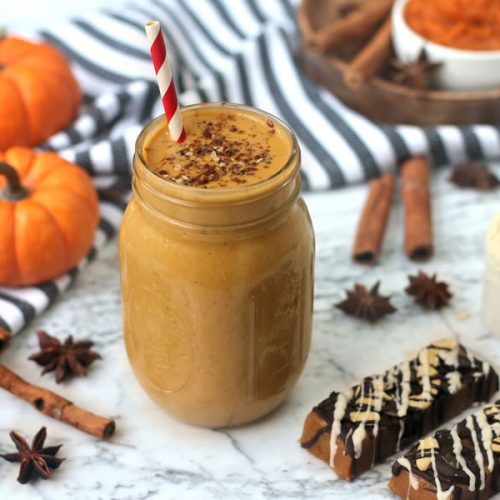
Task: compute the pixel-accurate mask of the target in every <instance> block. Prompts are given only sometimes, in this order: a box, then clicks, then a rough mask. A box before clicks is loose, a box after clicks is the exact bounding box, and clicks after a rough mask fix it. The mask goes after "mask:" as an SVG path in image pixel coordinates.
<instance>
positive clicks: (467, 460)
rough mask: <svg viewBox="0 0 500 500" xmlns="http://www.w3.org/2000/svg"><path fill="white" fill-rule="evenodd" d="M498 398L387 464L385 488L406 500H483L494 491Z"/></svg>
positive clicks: (499, 453) (499, 456)
mask: <svg viewBox="0 0 500 500" xmlns="http://www.w3.org/2000/svg"><path fill="white" fill-rule="evenodd" d="M499 472H500V401H497V402H496V403H495V404H490V405H487V406H485V407H484V408H482V409H481V410H479V411H478V412H476V413H474V414H473V415H470V416H469V417H467V418H466V419H464V420H462V421H461V422H459V423H458V424H457V425H455V426H454V427H453V428H452V429H443V430H439V431H437V432H436V433H435V434H434V436H430V437H427V438H425V439H422V440H421V441H419V442H418V443H417V444H416V445H414V446H413V447H412V448H411V449H410V450H409V451H408V452H407V453H405V454H404V456H403V457H402V458H400V459H399V460H397V461H396V462H395V463H394V465H393V466H392V473H393V477H392V479H391V481H390V483H389V488H391V490H392V491H393V492H394V493H396V495H399V496H400V497H401V498H407V499H410V500H420V499H425V500H427V499H428V500H431V499H437V500H459V499H460V500H478V499H480V500H483V499H486V498H490V497H491V496H493V495H494V494H495V493H498V492H499V491H500V475H499Z"/></svg>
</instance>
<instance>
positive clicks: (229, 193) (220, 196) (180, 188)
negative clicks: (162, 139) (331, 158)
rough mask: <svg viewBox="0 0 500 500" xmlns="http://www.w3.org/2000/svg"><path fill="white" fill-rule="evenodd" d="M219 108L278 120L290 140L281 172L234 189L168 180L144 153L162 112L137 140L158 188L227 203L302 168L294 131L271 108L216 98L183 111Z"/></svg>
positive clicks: (141, 159)
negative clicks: (148, 138) (264, 109)
mask: <svg viewBox="0 0 500 500" xmlns="http://www.w3.org/2000/svg"><path fill="white" fill-rule="evenodd" d="M219 107H224V108H225V109H233V110H235V111H245V112H248V113H251V114H254V115H259V116H262V117H263V118H265V119H269V120H272V121H273V122H277V123H278V124H279V125H280V126H281V127H282V129H283V130H284V131H285V133H286V134H287V136H288V138H289V140H290V153H289V155H288V157H287V159H286V161H285V162H284V164H283V166H282V167H281V168H280V169H279V170H278V171H277V172H275V173H274V174H273V175H271V176H269V177H268V178H266V179H263V180H261V181H259V182H256V183H254V184H248V185H241V186H237V187H234V188H217V189H206V188H202V187H196V186H186V185H183V184H176V183H173V182H171V181H168V180H166V179H164V178H163V177H162V176H161V175H159V174H158V173H156V172H154V171H153V170H151V169H149V168H148V166H147V162H146V160H145V158H144V154H143V152H144V143H145V140H146V138H147V136H148V134H149V133H151V130H152V129H153V128H154V127H156V126H158V124H159V123H160V122H162V121H163V120H165V115H164V114H162V115H160V116H157V117H156V118H154V119H153V120H151V121H150V122H149V123H148V124H147V125H146V126H145V127H144V128H143V130H142V131H141V132H140V134H139V135H138V137H137V140H136V143H135V155H136V156H137V158H138V160H139V162H140V164H141V165H142V166H143V167H144V169H145V170H146V172H147V175H150V176H153V178H154V179H155V182H154V183H155V185H156V186H157V187H160V186H161V187H162V188H165V190H166V191H168V193H167V192H165V193H164V194H168V195H170V196H173V197H176V198H180V199H185V200H191V201H194V200H195V199H202V200H203V202H204V203H210V202H214V203H217V202H218V201H225V202H227V201H228V199H231V198H233V197H234V198H239V199H242V195H243V194H245V195H246V196H244V197H243V198H245V199H246V198H255V197H259V196H258V195H259V194H263V193H265V192H268V190H265V189H264V190H263V187H265V186H269V187H270V190H272V185H273V184H277V186H276V187H278V186H279V185H281V183H277V180H279V179H280V178H281V177H283V182H286V179H287V178H292V177H293V174H294V173H295V170H298V168H299V167H300V161H297V158H298V155H300V148H299V145H298V141H297V138H296V136H295V134H294V132H293V131H292V129H291V128H290V127H289V126H288V125H287V124H286V123H285V122H284V121H283V120H281V119H280V118H277V117H276V116H274V115H272V114H271V113H268V112H267V111H263V110H261V109H259V108H255V107H253V106H247V105H245V104H236V103H228V102H225V101H213V102H203V103H196V104H191V105H188V106H183V107H182V108H181V111H190V110H197V109H210V108H219ZM294 167H295V168H294ZM134 170H135V167H134ZM136 173H137V172H136ZM286 173H289V175H284V174H286ZM161 191H163V189H161ZM255 195H257V196H255Z"/></svg>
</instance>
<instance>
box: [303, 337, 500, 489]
mask: <svg viewBox="0 0 500 500" xmlns="http://www.w3.org/2000/svg"><path fill="white" fill-rule="evenodd" d="M497 387H498V376H497V374H496V373H495V371H494V370H493V369H492V368H491V367H490V365H489V364H488V363H487V362H485V361H481V360H479V359H477V358H476V357H474V356H473V355H472V354H470V353H469V352H468V351H467V349H465V347H463V346H462V345H460V344H459V343H457V342H456V341H454V340H451V339H445V340H439V341H436V342H434V343H432V344H431V345H429V346H428V347H426V348H425V349H422V350H421V351H420V352H419V353H418V354H417V356H416V357H415V358H414V359H412V360H409V361H405V362H403V363H401V364H399V365H396V366H395V367H393V368H392V369H390V370H388V371H386V372H385V373H383V374H381V375H375V376H372V377H366V378H365V379H364V380H363V381H362V382H361V384H358V385H355V386H354V387H352V388H351V389H349V390H347V391H346V392H343V393H339V392H332V393H331V394H330V396H329V397H328V398H326V399H325V400H324V401H322V402H321V403H320V404H319V405H318V406H316V407H314V408H313V409H312V411H311V412H310V413H309V414H308V415H307V418H306V421H305V423H304V431H303V434H302V437H301V439H300V442H301V445H302V447H303V448H306V449H308V450H309V451H310V452H311V453H312V454H313V455H315V456H316V457H318V458H320V459H321V460H323V461H325V462H326V463H328V464H329V465H330V466H331V467H332V468H333V469H334V470H335V472H336V473H337V475H338V476H339V477H340V478H342V479H347V480H348V481H352V480H353V479H354V478H355V477H356V476H359V475H360V474H361V473H363V472H365V471H366V470H368V469H370V468H371V467H372V466H373V465H374V464H376V463H378V462H381V461H382V460H384V459H386V458H387V457H389V456H390V455H392V454H393V453H396V452H397V451H399V450H400V449H402V448H405V447H407V446H409V445H410V444H412V443H414V442H415V441H416V440H417V439H419V438H421V437H422V436H423V435H425V434H427V433H428V432H430V431H432V430H433V429H435V428H437V427H438V426H439V425H441V424H442V423H444V422H446V421H447V420H449V419H451V418H453V417H455V416H457V415H459V414H460V413H461V412H462V411H463V410H464V409H466V408H467V407H469V406H470V405H471V404H472V403H474V402H479V401H488V400H489V399H490V398H491V396H492V395H493V394H494V392H495V391H496V390H497Z"/></svg>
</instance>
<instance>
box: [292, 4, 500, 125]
mask: <svg viewBox="0 0 500 500" xmlns="http://www.w3.org/2000/svg"><path fill="white" fill-rule="evenodd" d="M340 1H345V0H304V1H303V4H302V5H301V7H300V8H299V25H300V27H301V31H302V34H303V40H304V42H303V45H302V50H301V54H300V56H301V62H302V66H303V68H304V71H305V72H306V74H307V75H308V76H309V77H310V78H311V79H312V80H314V81H315V82H317V83H319V84H321V85H322V86H324V87H326V88H327V89H329V90H330V91H331V92H332V93H333V94H335V95H336V96H337V97H338V98H339V99H341V100H342V101H343V102H344V103H346V104H347V105H348V106H349V107H351V108H352V109H355V110H357V111H359V112H360V113H362V114H363V115H365V116H367V117H368V118H371V119H372V120H376V121H379V122H383V123H407V124H415V125H438V124H445V123H448V124H460V125H466V124H473V123H489V124H494V125H498V124H500V88H499V89H494V90H487V91H477V92H469V91H467V92H453V91H442V90H429V91H421V90H414V89H412V88H409V87H405V86H402V85H397V84H395V83H392V82H390V81H388V80H384V79H383V78H380V77H375V78H373V79H372V80H371V81H369V82H368V83H366V84H365V85H364V86H363V87H362V88H361V89H359V90H352V89H351V88H349V87H348V86H347V85H345V83H344V81H343V77H342V75H343V72H344V69H345V67H346V65H347V61H348V60H347V58H346V56H340V55H339V54H323V53H321V52H320V51H319V50H317V49H315V48H314V47H312V46H310V44H309V43H308V42H307V39H308V34H309V33H308V30H314V29H319V28H320V27H321V26H320V25H319V24H318V23H319V22H321V24H322V25H324V24H327V23H328V22H329V21H330V20H331V17H329V16H331V15H332V12H333V9H332V8H331V5H332V4H335V3H337V2H340ZM300 17H301V18H300ZM319 20H321V21H319Z"/></svg>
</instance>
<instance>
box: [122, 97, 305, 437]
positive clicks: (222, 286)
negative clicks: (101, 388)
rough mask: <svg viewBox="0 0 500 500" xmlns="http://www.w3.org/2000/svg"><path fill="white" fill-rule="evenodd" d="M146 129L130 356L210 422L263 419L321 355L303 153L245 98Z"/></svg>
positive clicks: (134, 208) (193, 415)
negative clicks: (314, 341)
mask: <svg viewBox="0 0 500 500" xmlns="http://www.w3.org/2000/svg"><path fill="white" fill-rule="evenodd" d="M183 119H184V125H185V128H186V133H187V139H186V141H185V142H184V143H182V144H177V143H175V142H173V141H172V140H171V139H170V137H169V136H168V132H167V128H166V124H165V122H164V118H163V117H160V118H158V119H156V120H155V121H153V122H152V123H151V124H150V125H148V126H147V127H146V128H145V129H144V131H143V132H142V134H141V135H140V137H139V139H138V141H137V145H136V155H135V158H134V180H133V187H134V197H133V199H132V201H131V203H130V204H129V206H128V208H127V211H126V214H125V217H124V221H123V224H122V229H121V234H120V247H121V263H122V297H123V310H124V328H125V341H126V346H127V352H128V355H129V359H130V361H131V364H132V367H133V369H134V371H135V373H136V376H137V377H138V379H139V381H140V383H141V384H142V386H143V387H144V389H145V390H146V392H147V393H148V394H149V395H150V396H151V397H152V398H153V399H154V400H155V401H156V402H158V403H159V404H160V405H161V406H163V407H164V408H165V409H166V410H167V411H168V412H169V413H171V414H172V415H173V416H174V417H176V418H178V419H180V420H183V421H186V422H189V423H193V424H196V425H203V426H208V427H223V426H229V425H239V424H243V423H247V422H250V421H253V420H255V419H257V418H259V417H261V416H263V415H265V414H266V413H268V412H270V411H271V410H273V409H274V408H275V407H277V406H278V405H279V404H280V403H281V402H282V401H283V400H284V399H285V397H286V396H287V395H288V393H289V392H290V390H291V389H292V387H293V386H294V385H295V383H296V381H297V379H298V377H299V375H300V373H301V371H302V369H303V367H304V364H305V360H306V358H307V355H308V352H309V344H310V337H311V316H312V296H313V257H314V236H313V232H312V226H311V222H310V219H309V215H308V212H307V208H306V207H305V204H304V202H303V201H302V199H301V198H300V184H301V182H300V175H299V167H300V152H299V149H298V145H297V142H296V140H295V138H294V136H293V133H292V132H291V131H290V130H289V129H288V128H287V127H286V125H284V124H283V123H282V122H280V121H279V120H277V119H276V118H274V117H272V116H270V115H268V114H266V113H263V112H261V111H258V110H255V109H253V108H248V107H244V106H237V105H229V104H206V105H197V106H191V107H188V108H185V109H184V110H183Z"/></svg>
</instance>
